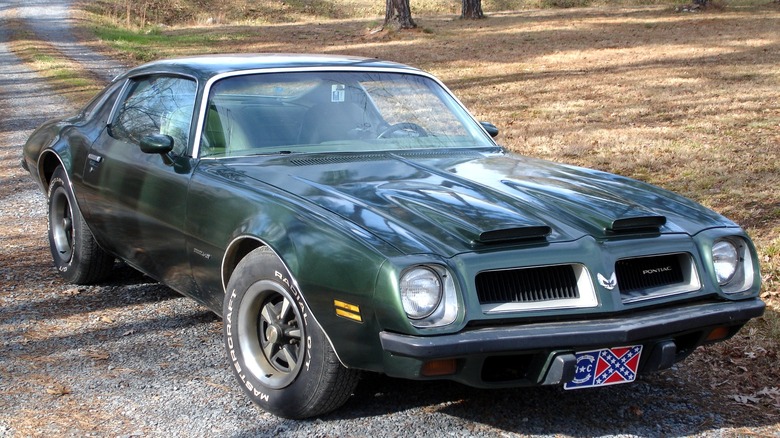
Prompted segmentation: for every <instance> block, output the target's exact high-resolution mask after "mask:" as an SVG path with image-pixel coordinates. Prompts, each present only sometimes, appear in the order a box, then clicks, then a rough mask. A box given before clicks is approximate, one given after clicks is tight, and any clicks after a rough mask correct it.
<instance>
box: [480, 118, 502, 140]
mask: <svg viewBox="0 0 780 438" xmlns="http://www.w3.org/2000/svg"><path fill="white" fill-rule="evenodd" d="M479 124H480V125H482V127H483V128H485V131H487V133H488V134H489V135H490V136H491V137H493V138H496V136H498V128H496V125H494V124H492V123H490V122H479Z"/></svg>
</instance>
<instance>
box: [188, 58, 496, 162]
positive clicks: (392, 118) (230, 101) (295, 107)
mask: <svg viewBox="0 0 780 438" xmlns="http://www.w3.org/2000/svg"><path fill="white" fill-rule="evenodd" d="M493 146H495V144H494V143H493V142H492V140H491V139H490V138H489V137H488V136H487V135H486V134H485V133H484V131H483V130H482V128H481V127H480V126H479V124H477V123H476V122H475V121H474V120H473V119H472V118H471V116H470V115H469V114H468V113H467V112H466V111H465V110H464V109H463V108H462V107H461V106H460V105H459V104H458V103H457V102H456V101H455V99H453V98H452V97H451V96H450V95H449V94H448V93H447V92H446V91H445V90H444V89H443V88H442V87H441V86H439V84H438V83H436V82H435V81H434V80H432V79H430V78H428V77H425V76H419V75H414V74H403V73H382V72H301V73H266V74H252V75H242V76H233V77H228V78H225V79H222V80H220V81H218V82H216V83H214V85H213V86H212V87H211V91H210V93H209V100H208V106H207V110H206V118H205V121H204V125H203V130H202V136H201V145H200V147H201V153H200V155H201V156H202V157H225V156H237V155H252V154H270V153H297V152H351V151H386V150H401V149H431V148H461V147H469V148H471V147H493Z"/></svg>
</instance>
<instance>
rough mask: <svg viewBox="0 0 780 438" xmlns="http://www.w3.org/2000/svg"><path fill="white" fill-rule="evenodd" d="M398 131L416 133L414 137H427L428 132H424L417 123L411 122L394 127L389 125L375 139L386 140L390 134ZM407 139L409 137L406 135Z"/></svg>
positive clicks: (397, 124)
mask: <svg viewBox="0 0 780 438" xmlns="http://www.w3.org/2000/svg"><path fill="white" fill-rule="evenodd" d="M398 131H404V132H407V133H416V134H417V135H416V137H427V136H428V131H426V130H425V128H423V127H422V126H420V125H418V124H417V123H412V122H401V123H396V124H394V125H390V126H388V127H387V128H385V130H384V131H382V132H380V133H379V135H377V136H376V138H387V137H388V136H389V135H390V134H392V133H394V132H398ZM407 137H411V136H409V135H407Z"/></svg>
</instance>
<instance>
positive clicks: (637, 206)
mask: <svg viewBox="0 0 780 438" xmlns="http://www.w3.org/2000/svg"><path fill="white" fill-rule="evenodd" d="M226 164H227V163H226ZM229 165H230V166H231V167H233V169H234V170H235V171H239V172H240V173H243V174H245V175H246V176H249V177H251V178H254V179H256V180H258V181H262V182H265V183H268V184H272V185H274V186H276V187H277V188H279V189H281V190H284V191H286V192H288V193H290V194H292V195H295V196H297V197H299V198H302V199H304V200H306V202H310V203H312V204H315V205H317V206H319V207H322V208H324V209H327V210H329V211H331V212H333V213H335V214H337V215H339V216H341V217H342V218H344V219H345V220H347V221H349V222H351V223H353V224H354V225H356V226H358V227H360V228H361V229H363V230H366V231H368V232H370V233H372V234H374V235H375V236H377V237H379V238H381V239H383V240H384V241H386V242H388V243H389V244H391V245H393V246H394V247H396V248H397V249H398V250H400V251H402V252H404V253H407V254H415V253H437V254H441V255H443V256H453V255H455V254H458V253H462V252H466V251H473V250H479V249H486V248H489V247H495V246H498V245H517V244H527V243H529V242H530V243H545V242H548V243H551V242H559V241H571V240H576V239H579V238H581V237H583V236H593V237H594V238H596V239H609V238H615V237H618V238H625V237H626V236H658V235H659V234H668V233H687V234H694V233H697V232H699V231H701V230H703V229H706V228H712V227H719V226H736V225H735V224H734V223H733V222H731V221H729V220H728V219H726V218H724V217H722V216H720V215H718V214H717V213H714V212H712V211H711V210H708V209H706V208H704V207H702V206H700V205H698V204H696V203H694V202H692V201H690V200H688V199H686V198H683V197H681V196H678V195H675V194H673V193H671V192H668V191H665V190H662V189H659V188H657V187H654V186H651V185H648V184H645V183H642V182H639V181H636V180H632V179H630V178H625V177H621V176H618V175H613V174H609V173H605V172H600V171H595V170H590V169H584V168H578V167H573V166H566V165H561V164H556V163H552V162H548V161H542V160H537V159H532V158H527V157H522V156H518V155H514V154H509V153H505V152H503V151H502V152H495V151H492V152H480V151H474V150H463V151H460V150H454V151H453V150H448V151H425V152H406V153H403V152H399V153H385V152H377V153H360V154H357V153H356V154H307V155H302V154H300V155H298V154H296V155H288V156H277V157H273V158H269V157H263V158H258V161H257V162H253V161H252V160H249V161H247V160H246V158H244V159H242V161H240V162H239V161H235V162H233V163H232V164H229Z"/></svg>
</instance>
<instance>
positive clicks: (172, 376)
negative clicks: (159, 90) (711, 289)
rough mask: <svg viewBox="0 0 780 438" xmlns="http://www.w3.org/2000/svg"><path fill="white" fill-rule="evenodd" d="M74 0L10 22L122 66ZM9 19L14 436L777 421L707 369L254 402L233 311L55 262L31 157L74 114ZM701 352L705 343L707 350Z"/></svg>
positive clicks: (622, 430)
mask: <svg viewBox="0 0 780 438" xmlns="http://www.w3.org/2000/svg"><path fill="white" fill-rule="evenodd" d="M68 7H69V2H68V1H63V0H53V1H48V2H47V1H42V0H34V1H29V0H28V1H22V0H15V1H14V0H1V1H0V21H6V20H8V18H9V17H11V16H12V15H11V14H14V15H15V16H16V17H19V18H22V19H24V20H25V21H26V22H27V23H28V24H27V26H28V27H29V28H30V29H31V30H33V31H34V32H35V33H36V35H38V37H40V38H46V39H49V40H51V41H52V42H55V43H56V44H57V47H58V48H59V49H60V50H61V51H62V52H63V53H64V54H65V55H66V56H68V57H71V58H72V59H74V60H76V61H78V62H81V63H83V64H84V65H85V66H87V67H88V68H90V69H94V70H96V71H99V72H100V74H101V76H102V77H104V78H108V77H111V76H113V75H114V74H115V73H116V70H117V69H118V68H119V67H120V66H119V65H118V64H117V63H115V62H114V61H111V60H109V59H107V58H105V57H103V56H101V55H98V54H95V53H92V52H90V51H89V50H88V49H86V48H84V47H82V46H79V45H78V42H77V40H76V38H75V37H73V36H72V35H71V33H70V26H71V24H70V23H71V22H70V21H69V18H68V11H69V9H68ZM1 24H2V23H0V177H1V179H0V211H2V224H0V236H1V237H2V245H0V341H1V342H2V344H1V345H2V353H1V354H0V436H29V435H48V436H89V435H97V436H278V435H283V436H301V437H304V436H305V437H312V436H371V435H373V436H422V435H426V436H515V435H520V436H526V435H533V436H560V435H567V436H596V435H604V436H626V435H638V436H679V435H707V436H710V435H714V436H722V435H726V436H732V435H737V434H741V433H757V434H772V433H776V432H773V431H776V430H777V425H776V420H774V421H771V420H767V419H766V417H765V416H762V415H752V414H751V413H750V412H747V413H745V408H742V407H739V406H735V405H734V403H730V402H729V400H728V399H727V398H726V396H725V395H724V394H720V393H718V392H712V391H711V390H710V388H709V387H704V385H702V384H699V383H696V381H695V380H696V379H694V376H695V370H692V368H690V367H687V366H686V365H685V364H683V365H682V366H681V367H680V368H679V369H675V370H669V371H666V372H663V373H660V374H657V375H654V376H649V377H645V378H641V379H640V380H639V381H638V382H637V383H635V384H633V385H623V386H617V387H608V388H603V389H599V390H591V391H581V392H576V391H575V392H563V391H562V390H560V389H558V388H542V389H530V390H500V391H480V390H474V389H470V388H466V387H463V386H460V385H457V384H452V383H419V382H405V381H398V380H394V379H389V378H385V377H380V376H366V377H365V379H364V380H363V382H362V383H361V386H360V387H359V388H358V390H357V392H356V394H355V395H354V396H353V397H352V399H351V400H350V401H349V402H348V403H347V404H346V405H345V406H344V407H343V408H342V409H340V410H339V411H337V412H336V413H334V414H331V415H328V416H326V417H323V418H320V419H315V420H310V421H289V420H282V419H279V418H276V417H273V416H271V415H269V414H266V413H264V412H262V411H259V410H257V409H255V408H254V407H253V406H252V405H251V404H250V403H249V402H248V401H247V399H246V398H245V397H244V396H243V394H242V393H241V392H240V390H239V388H238V387H237V386H236V384H234V382H233V377H232V375H231V374H230V372H229V370H228V365H227V361H226V359H225V357H224V352H223V349H222V340H221V329H222V323H221V321H220V320H219V319H218V318H217V317H216V316H215V315H213V314H212V313H210V312H209V311H207V310H206V309H205V308H203V307H200V306H199V305H197V304H195V303H194V302H193V301H191V300H188V299H185V298H182V297H180V296H179V295H177V294H176V293H174V292H172V291H171V290H169V289H167V288H166V287H163V286H160V285H158V284H156V283H154V282H153V281H151V280H150V279H149V278H146V277H144V276H142V275H140V274H138V273H136V272H135V271H133V270H132V269H130V268H127V267H124V266H118V267H117V270H116V275H115V276H114V277H113V279H112V281H111V283H108V284H105V285H101V286H95V287H79V288H75V287H72V286H70V285H67V284H63V283H62V282H61V281H60V280H59V278H58V277H57V276H56V275H55V271H54V269H53V268H52V264H51V261H50V256H49V253H48V247H47V245H48V243H47V240H46V238H45V236H46V205H45V200H44V197H43V196H42V195H41V194H40V193H39V192H38V189H37V187H35V185H34V184H33V183H32V182H31V181H30V179H29V178H28V176H27V174H26V172H24V171H23V170H22V169H21V168H20V167H19V159H20V152H21V146H22V144H23V143H24V141H25V140H26V138H27V136H28V135H29V134H30V132H31V131H32V130H33V129H34V128H35V127H36V126H37V125H39V124H40V123H41V122H42V121H44V120H46V119H47V118H50V117H54V116H56V115H60V114H62V113H64V112H67V111H71V110H72V108H70V107H69V105H68V103H67V102H66V101H65V100H64V99H63V98H61V97H59V96H57V95H56V94H55V93H53V92H52V91H51V90H49V89H47V87H46V85H45V84H44V83H43V82H42V81H41V80H40V79H39V78H38V77H37V76H36V75H35V73H34V72H32V71H30V70H29V69H28V68H27V67H25V66H24V65H23V64H21V63H20V62H19V60H18V59H17V58H16V57H15V56H14V55H13V53H11V52H10V51H9V48H8V46H7V44H6V42H7V41H8V38H9V35H8V34H7V30H6V28H5V27H4V26H2V25H1ZM698 354H706V352H705V353H698Z"/></svg>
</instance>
